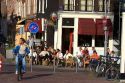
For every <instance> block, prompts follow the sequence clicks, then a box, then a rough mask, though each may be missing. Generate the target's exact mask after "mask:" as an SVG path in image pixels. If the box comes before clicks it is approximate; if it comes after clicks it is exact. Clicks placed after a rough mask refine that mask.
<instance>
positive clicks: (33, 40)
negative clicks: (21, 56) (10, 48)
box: [31, 34, 35, 72]
mask: <svg viewBox="0 0 125 83" xmlns="http://www.w3.org/2000/svg"><path fill="white" fill-rule="evenodd" d="M34 39H35V34H33V42H32V46H31V72H32V71H33V43H34Z"/></svg>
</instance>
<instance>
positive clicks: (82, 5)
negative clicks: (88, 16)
mask: <svg viewBox="0 0 125 83" xmlns="http://www.w3.org/2000/svg"><path fill="white" fill-rule="evenodd" d="M81 10H82V11H85V10H86V0H81Z"/></svg>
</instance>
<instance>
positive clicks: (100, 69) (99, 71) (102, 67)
mask: <svg viewBox="0 0 125 83" xmlns="http://www.w3.org/2000/svg"><path fill="white" fill-rule="evenodd" d="M96 72H97V77H99V76H104V73H105V65H100V66H99V67H98V69H97V70H96Z"/></svg>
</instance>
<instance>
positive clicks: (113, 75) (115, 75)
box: [105, 57, 120, 79]
mask: <svg viewBox="0 0 125 83" xmlns="http://www.w3.org/2000/svg"><path fill="white" fill-rule="evenodd" d="M111 58H112V59H116V61H111V62H110V63H108V65H107V69H106V72H105V78H106V79H119V74H120V64H117V61H118V60H119V59H120V58H119V57H111Z"/></svg>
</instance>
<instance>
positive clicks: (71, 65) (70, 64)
mask: <svg viewBox="0 0 125 83" xmlns="http://www.w3.org/2000/svg"><path fill="white" fill-rule="evenodd" d="M68 65H69V66H70V67H73V66H74V60H73V57H71V56H69V58H68V59H67V60H66V62H65V67H67V66H68Z"/></svg>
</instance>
